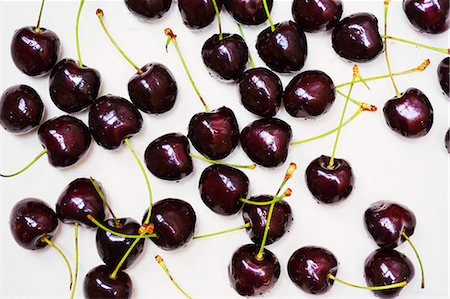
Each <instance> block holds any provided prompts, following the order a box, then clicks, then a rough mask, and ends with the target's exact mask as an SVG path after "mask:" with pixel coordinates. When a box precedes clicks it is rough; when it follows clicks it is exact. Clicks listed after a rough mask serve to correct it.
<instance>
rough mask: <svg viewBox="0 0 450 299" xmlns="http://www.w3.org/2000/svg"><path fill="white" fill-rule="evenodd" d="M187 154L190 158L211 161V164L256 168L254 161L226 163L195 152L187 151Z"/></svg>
mask: <svg viewBox="0 0 450 299" xmlns="http://www.w3.org/2000/svg"><path fill="white" fill-rule="evenodd" d="M189 156H191V157H192V158H195V159H199V160H202V161H205V162H208V163H211V164H217V165H225V166H230V167H234V168H244V169H255V168H256V164H254V163H253V164H250V165H241V164H228V163H225V162H220V161H216V160H211V159H208V158H205V157H203V156H200V155H196V154H193V153H189Z"/></svg>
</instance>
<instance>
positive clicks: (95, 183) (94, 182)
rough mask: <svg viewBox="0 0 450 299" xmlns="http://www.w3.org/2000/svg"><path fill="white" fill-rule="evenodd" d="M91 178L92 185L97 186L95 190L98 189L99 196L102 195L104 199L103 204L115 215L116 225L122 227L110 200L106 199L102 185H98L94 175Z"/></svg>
mask: <svg viewBox="0 0 450 299" xmlns="http://www.w3.org/2000/svg"><path fill="white" fill-rule="evenodd" d="M89 179H90V180H91V183H92V185H93V186H94V188H95V191H97V194H98V196H100V198H101V199H102V201H103V204H104V205H105V206H106V208H107V209H108V211H109V213H110V214H111V216H112V217H113V219H114V223H115V226H116V227H120V223H119V220H117V217H116V215H115V214H114V212H113V210H112V209H111V206H110V205H109V204H108V201H107V200H106V197H105V194H103V192H102V190H101V189H100V187H99V186H98V184H97V182H96V181H95V180H94V179H93V178H92V177H90V178H89ZM88 218H89V217H88Z"/></svg>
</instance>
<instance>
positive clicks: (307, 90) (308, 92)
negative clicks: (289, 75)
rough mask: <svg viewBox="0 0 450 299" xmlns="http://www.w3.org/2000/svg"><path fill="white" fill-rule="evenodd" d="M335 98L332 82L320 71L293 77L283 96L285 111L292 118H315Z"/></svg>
mask: <svg viewBox="0 0 450 299" xmlns="http://www.w3.org/2000/svg"><path fill="white" fill-rule="evenodd" d="M335 98H336V88H335V86H334V83H333V80H331V78H330V77H329V76H328V75H327V74H325V73H324V72H321V71H315V70H313V71H306V72H303V73H300V74H298V75H297V76H295V77H294V78H293V79H292V80H291V82H290V83H289V85H288V86H287V87H286V90H285V91H284V94H283V103H284V107H285V108H286V111H287V112H288V113H289V114H290V115H292V116H294V117H303V118H315V117H317V116H319V115H322V114H324V113H325V112H327V111H328V110H329V109H330V107H331V105H332V104H333V103H334V100H335Z"/></svg>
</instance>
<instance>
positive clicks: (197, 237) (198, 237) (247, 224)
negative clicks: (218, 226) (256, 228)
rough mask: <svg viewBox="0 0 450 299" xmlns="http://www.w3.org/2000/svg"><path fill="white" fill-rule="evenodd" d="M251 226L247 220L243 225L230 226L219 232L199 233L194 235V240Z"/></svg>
mask: <svg viewBox="0 0 450 299" xmlns="http://www.w3.org/2000/svg"><path fill="white" fill-rule="evenodd" d="M250 226H251V224H250V222H247V223H246V224H244V225H241V226H238V227H235V228H231V229H226V230H222V231H220V232H216V233H211V234H206V235H200V236H195V237H194V240H198V239H204V238H209V237H214V236H219V235H223V234H226V233H231V232H235V231H237V230H241V229H244V228H249V227H250Z"/></svg>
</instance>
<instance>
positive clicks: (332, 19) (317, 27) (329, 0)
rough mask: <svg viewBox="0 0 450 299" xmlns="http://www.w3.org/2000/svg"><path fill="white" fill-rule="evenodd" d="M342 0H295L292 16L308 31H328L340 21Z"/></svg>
mask: <svg viewBox="0 0 450 299" xmlns="http://www.w3.org/2000/svg"><path fill="white" fill-rule="evenodd" d="M342 11H343V5H342V1H341V0H316V1H308V0H294V2H293V3H292V16H293V17H294V21H295V22H296V23H297V24H298V26H299V27H300V28H302V29H303V30H305V31H306V32H317V31H327V30H330V29H332V28H334V26H336V24H337V23H338V22H339V20H340V19H341V16H342Z"/></svg>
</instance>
